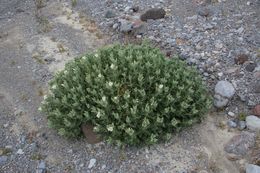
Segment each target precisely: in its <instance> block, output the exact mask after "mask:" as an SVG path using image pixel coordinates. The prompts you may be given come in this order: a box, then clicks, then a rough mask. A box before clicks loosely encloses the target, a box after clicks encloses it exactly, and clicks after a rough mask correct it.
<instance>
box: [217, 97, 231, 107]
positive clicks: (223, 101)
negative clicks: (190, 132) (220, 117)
mask: <svg viewBox="0 0 260 173" xmlns="http://www.w3.org/2000/svg"><path fill="white" fill-rule="evenodd" d="M228 101H229V100H228V99H226V98H224V97H222V96H220V95H214V106H215V107H217V108H223V107H225V106H226V105H227V104H228Z"/></svg>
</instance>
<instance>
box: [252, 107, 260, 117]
mask: <svg viewBox="0 0 260 173" xmlns="http://www.w3.org/2000/svg"><path fill="white" fill-rule="evenodd" d="M252 114H253V115H255V116H258V117H260V104H259V105H256V106H255V107H254V109H253V110H252Z"/></svg>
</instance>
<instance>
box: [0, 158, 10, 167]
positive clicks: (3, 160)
mask: <svg viewBox="0 0 260 173" xmlns="http://www.w3.org/2000/svg"><path fill="white" fill-rule="evenodd" d="M7 160H8V157H7V156H0V166H2V165H4V164H5V163H6V162H7Z"/></svg>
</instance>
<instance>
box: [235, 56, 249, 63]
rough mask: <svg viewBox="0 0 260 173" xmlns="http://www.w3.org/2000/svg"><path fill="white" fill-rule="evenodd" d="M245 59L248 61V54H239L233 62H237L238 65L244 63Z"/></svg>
mask: <svg viewBox="0 0 260 173" xmlns="http://www.w3.org/2000/svg"><path fill="white" fill-rule="evenodd" d="M246 61H248V56H247V55H246V54H239V55H238V56H237V57H236V58H235V64H238V65H241V64H244V63H245V62H246Z"/></svg>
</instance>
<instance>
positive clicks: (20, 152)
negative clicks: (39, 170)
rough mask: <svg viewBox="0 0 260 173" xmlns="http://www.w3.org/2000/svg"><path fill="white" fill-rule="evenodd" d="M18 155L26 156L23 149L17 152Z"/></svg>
mask: <svg viewBox="0 0 260 173" xmlns="http://www.w3.org/2000/svg"><path fill="white" fill-rule="evenodd" d="M16 153H17V154H20V155H21V154H24V152H23V150H22V149H19V150H18V151H17V152H16Z"/></svg>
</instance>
